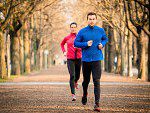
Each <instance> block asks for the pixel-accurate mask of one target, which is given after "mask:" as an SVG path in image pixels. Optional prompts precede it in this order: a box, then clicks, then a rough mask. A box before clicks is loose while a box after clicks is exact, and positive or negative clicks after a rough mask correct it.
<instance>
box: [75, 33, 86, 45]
mask: <svg viewBox="0 0 150 113" xmlns="http://www.w3.org/2000/svg"><path fill="white" fill-rule="evenodd" d="M82 38H83V37H82V35H81V31H79V33H78V34H77V36H76V39H75V41H74V46H75V47H78V48H85V47H88V43H87V42H82Z"/></svg>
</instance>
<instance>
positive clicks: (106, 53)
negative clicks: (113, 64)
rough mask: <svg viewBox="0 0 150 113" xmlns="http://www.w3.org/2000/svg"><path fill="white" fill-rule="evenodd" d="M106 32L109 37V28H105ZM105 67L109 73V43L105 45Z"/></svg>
mask: <svg viewBox="0 0 150 113" xmlns="http://www.w3.org/2000/svg"><path fill="white" fill-rule="evenodd" d="M104 28H105V30H106V34H107V36H108V27H106V26H105V27H104ZM104 57H105V58H104V65H105V68H104V69H105V71H106V72H108V43H107V44H106V45H105V56H104Z"/></svg>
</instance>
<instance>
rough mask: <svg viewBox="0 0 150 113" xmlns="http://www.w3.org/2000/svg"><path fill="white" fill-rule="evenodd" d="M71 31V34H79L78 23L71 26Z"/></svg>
mask: <svg viewBox="0 0 150 113" xmlns="http://www.w3.org/2000/svg"><path fill="white" fill-rule="evenodd" d="M70 30H71V33H76V32H77V23H76V22H72V23H71V24H70Z"/></svg>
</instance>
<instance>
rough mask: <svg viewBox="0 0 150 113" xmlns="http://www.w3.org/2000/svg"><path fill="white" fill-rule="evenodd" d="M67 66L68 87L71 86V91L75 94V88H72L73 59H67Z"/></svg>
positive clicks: (73, 76) (73, 77)
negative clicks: (68, 75)
mask: <svg viewBox="0 0 150 113" xmlns="http://www.w3.org/2000/svg"><path fill="white" fill-rule="evenodd" d="M67 67H68V71H69V74H70V81H69V83H70V88H71V93H72V94H75V88H74V82H75V61H74V60H70V59H67Z"/></svg>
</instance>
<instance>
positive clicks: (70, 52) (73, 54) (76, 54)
mask: <svg viewBox="0 0 150 113" xmlns="http://www.w3.org/2000/svg"><path fill="white" fill-rule="evenodd" d="M75 37H76V34H75V33H70V34H69V35H68V36H66V37H65V38H64V39H63V40H62V42H61V49H62V51H63V52H67V59H80V58H81V57H82V52H81V51H82V50H81V48H76V47H74V40H75ZM65 44H67V51H66V50H65Z"/></svg>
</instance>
